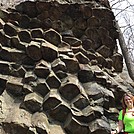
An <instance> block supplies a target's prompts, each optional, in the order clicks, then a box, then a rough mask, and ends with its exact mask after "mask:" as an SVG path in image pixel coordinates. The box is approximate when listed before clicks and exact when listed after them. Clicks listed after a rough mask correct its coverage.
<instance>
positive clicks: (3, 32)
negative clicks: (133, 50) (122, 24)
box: [0, 1, 123, 134]
mask: <svg viewBox="0 0 134 134" xmlns="http://www.w3.org/2000/svg"><path fill="white" fill-rule="evenodd" d="M0 17H1V19H0V43H1V44H0V85H1V88H0V93H1V94H3V93H4V92H5V90H6V92H7V93H8V94H9V95H11V96H12V97H13V98H19V97H21V98H23V99H22V101H21V104H20V105H19V109H20V110H21V109H24V110H26V111H27V112H28V113H29V114H30V116H29V117H27V118H30V122H31V124H30V125H29V126H28V125H27V122H28V121H27V120H28V119H25V123H23V124H19V123H18V122H14V123H13V122H12V123H10V122H8V121H7V122H6V121H4V122H3V124H2V127H3V129H4V131H5V133H8V134H15V133H16V132H17V131H19V134H37V133H38V134H49V133H50V134H52V130H53V129H55V130H53V131H55V133H57V134H62V133H64V134H65V133H66V134H82V133H83V134H90V133H91V134H92V133H93V134H98V133H102V134H107V133H109V131H110V126H109V123H108V119H109V118H110V113H109V108H111V107H114V94H113V93H115V92H116V90H115V89H120V90H121V87H119V85H118V84H117V83H116V84H115V83H113V82H112V80H111V79H110V77H112V76H113V72H121V71H122V67H123V64H122V55H120V54H119V53H118V52H117V45H116V39H117V38H118V33H117V31H116V28H115V26H114V24H115V23H114V22H115V17H114V15H113V13H112V11H111V10H110V9H109V8H107V7H104V6H103V5H101V4H99V3H96V2H95V1H88V2H83V3H72V4H68V3H63V4H61V3H58V2H39V1H38V2H30V1H27V2H23V3H20V4H19V5H17V6H16V7H15V9H8V10H7V11H6V10H0ZM103 70H105V72H104V71H103ZM113 87H114V89H113ZM52 124H53V126H54V127H55V128H53V129H52V128H51V127H52ZM54 124H59V125H60V126H61V128H60V129H57V128H56V126H55V125H54Z"/></svg>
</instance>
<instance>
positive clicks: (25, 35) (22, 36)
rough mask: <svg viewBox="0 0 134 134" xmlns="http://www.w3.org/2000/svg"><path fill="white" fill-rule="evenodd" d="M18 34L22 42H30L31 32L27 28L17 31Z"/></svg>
mask: <svg viewBox="0 0 134 134" xmlns="http://www.w3.org/2000/svg"><path fill="white" fill-rule="evenodd" d="M18 36H19V38H20V41H22V42H26V43H30V41H31V34H30V32H29V31H28V30H22V31H19V32H18Z"/></svg>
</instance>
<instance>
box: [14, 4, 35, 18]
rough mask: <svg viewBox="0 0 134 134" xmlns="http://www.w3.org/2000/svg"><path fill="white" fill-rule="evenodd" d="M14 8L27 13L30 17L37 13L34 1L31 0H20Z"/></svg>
mask: <svg viewBox="0 0 134 134" xmlns="http://www.w3.org/2000/svg"><path fill="white" fill-rule="evenodd" d="M15 8H16V10H17V11H19V12H21V13H24V14H27V15H28V16H29V17H31V18H33V17H36V15H37V9H36V3H35V2H32V1H26V2H22V3H20V4H19V5H17V6H16V7H15Z"/></svg>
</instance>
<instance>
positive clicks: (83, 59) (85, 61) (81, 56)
mask: <svg viewBox="0 0 134 134" xmlns="http://www.w3.org/2000/svg"><path fill="white" fill-rule="evenodd" d="M75 57H76V58H77V59H78V61H79V63H80V64H88V63H89V59H88V58H87V57H86V56H85V55H84V54H82V53H81V52H78V53H76V54H75Z"/></svg>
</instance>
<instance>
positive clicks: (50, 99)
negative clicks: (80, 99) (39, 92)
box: [43, 89, 62, 112]
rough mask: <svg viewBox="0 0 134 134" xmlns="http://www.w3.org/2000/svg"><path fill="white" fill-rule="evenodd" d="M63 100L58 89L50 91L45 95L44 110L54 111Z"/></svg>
mask: <svg viewBox="0 0 134 134" xmlns="http://www.w3.org/2000/svg"><path fill="white" fill-rule="evenodd" d="M61 102H62V100H61V97H60V96H59V94H58V93H57V91H56V89H53V90H51V91H50V93H49V94H48V95H47V96H45V97H44V100H43V110H44V112H49V111H53V110H54V109H55V108H56V107H57V106H59V105H60V104H61Z"/></svg>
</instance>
